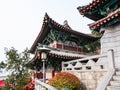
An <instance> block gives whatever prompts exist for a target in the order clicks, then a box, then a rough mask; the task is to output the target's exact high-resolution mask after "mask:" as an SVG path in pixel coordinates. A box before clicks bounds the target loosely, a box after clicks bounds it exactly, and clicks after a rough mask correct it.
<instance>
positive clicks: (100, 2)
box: [78, 0, 110, 14]
mask: <svg viewBox="0 0 120 90" xmlns="http://www.w3.org/2000/svg"><path fill="white" fill-rule="evenodd" d="M109 1H110V0H94V1H92V3H90V4H89V5H86V6H83V7H78V10H79V11H80V13H81V14H84V13H85V12H88V11H89V10H91V9H94V8H98V7H99V6H100V5H104V4H105V3H107V2H109Z"/></svg>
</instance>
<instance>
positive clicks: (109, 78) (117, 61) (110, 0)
mask: <svg viewBox="0 0 120 90" xmlns="http://www.w3.org/2000/svg"><path fill="white" fill-rule="evenodd" d="M77 9H78V11H79V12H80V14H81V15H83V16H85V17H87V18H89V19H91V20H93V21H94V22H93V23H91V24H89V28H90V29H91V30H94V31H97V32H101V31H104V34H103V36H102V37H101V55H105V54H107V53H108V52H109V51H112V54H111V55H109V54H108V57H109V56H112V58H111V60H110V59H108V58H106V57H100V58H99V60H98V62H97V64H101V65H105V66H106V67H108V68H107V69H108V70H107V72H106V73H105V75H104V77H103V78H102V79H101V81H100V83H98V84H97V87H96V88H93V87H92V88H93V89H91V90H120V83H119V82H120V79H119V78H118V77H119V74H118V73H120V0H93V1H92V2H91V3H90V4H89V5H86V6H82V7H81V6H80V7H78V8H77ZM99 80H100V77H99ZM87 84H88V83H87ZM93 84H94V83H93Z"/></svg>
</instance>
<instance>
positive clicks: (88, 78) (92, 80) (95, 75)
mask: <svg viewBox="0 0 120 90" xmlns="http://www.w3.org/2000/svg"><path fill="white" fill-rule="evenodd" d="M71 73H73V74H74V75H76V76H77V77H78V78H79V79H80V81H81V82H82V83H83V85H84V86H85V88H86V89H87V90H96V88H97V85H98V84H99V82H100V81H101V79H102V77H103V76H104V75H105V73H106V72H105V71H97V72H96V71H92V72H91V71H90V72H89V71H84V72H71ZM83 88H84V87H83ZM86 89H82V90H86Z"/></svg>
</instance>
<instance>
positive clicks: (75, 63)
mask: <svg viewBox="0 0 120 90" xmlns="http://www.w3.org/2000/svg"><path fill="white" fill-rule="evenodd" d="M100 60H103V61H102V62H101V61H100ZM62 71H69V72H74V71H75V72H87V71H90V72H93V71H96V72H99V71H107V73H106V74H105V76H104V77H103V78H102V79H101V82H100V84H99V85H97V89H96V90H105V89H106V87H107V85H108V84H109V82H110V80H111V78H112V76H113V75H114V72H115V67H114V55H113V50H108V53H106V54H102V55H95V56H90V57H86V58H82V59H77V60H72V61H68V62H62Z"/></svg>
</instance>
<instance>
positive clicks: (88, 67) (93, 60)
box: [62, 54, 107, 72]
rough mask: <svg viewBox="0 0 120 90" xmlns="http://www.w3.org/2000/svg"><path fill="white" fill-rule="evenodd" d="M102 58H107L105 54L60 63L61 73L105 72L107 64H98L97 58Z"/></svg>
mask: <svg viewBox="0 0 120 90" xmlns="http://www.w3.org/2000/svg"><path fill="white" fill-rule="evenodd" d="M103 57H106V58H107V54H103V55H95V56H90V57H86V58H82V59H77V60H72V61H68V62H62V71H80V72H82V71H101V70H102V71H103V70H105V71H106V70H107V68H106V67H107V63H98V60H99V58H103ZM105 64H106V65H105Z"/></svg>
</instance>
